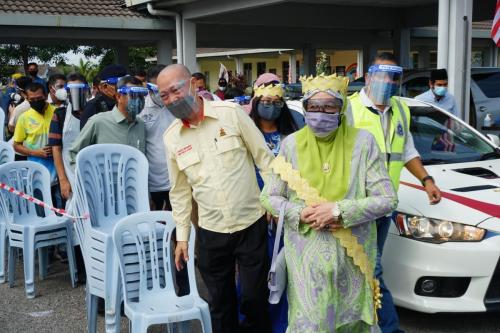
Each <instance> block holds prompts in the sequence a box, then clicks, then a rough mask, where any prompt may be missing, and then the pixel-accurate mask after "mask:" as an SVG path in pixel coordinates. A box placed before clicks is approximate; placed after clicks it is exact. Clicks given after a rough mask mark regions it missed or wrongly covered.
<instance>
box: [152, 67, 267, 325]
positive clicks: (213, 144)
mask: <svg viewBox="0 0 500 333" xmlns="http://www.w3.org/2000/svg"><path fill="white" fill-rule="evenodd" d="M193 81H194V80H193V79H192V78H191V74H190V73H189V71H188V70H187V68H186V67H184V66H182V65H170V66H168V67H167V68H166V69H164V70H163V71H162V72H161V73H160V75H159V76H158V81H157V82H158V88H159V91H160V96H161V98H162V100H163V102H164V103H165V105H166V107H167V109H168V110H169V111H170V112H171V113H172V114H173V115H174V116H175V117H176V118H178V119H176V120H175V121H174V122H173V123H172V125H171V126H170V127H169V128H168V129H167V131H166V132H165V134H164V136H163V138H164V143H165V148H166V151H167V156H168V157H167V161H168V170H169V176H170V183H171V186H172V188H171V190H170V202H171V204H172V211H173V217H174V220H175V222H176V224H177V241H178V244H177V248H176V251H175V263H176V266H177V269H178V270H180V269H181V268H182V267H183V266H184V265H183V262H185V261H187V260H188V245H187V244H188V240H189V232H190V226H191V223H190V220H191V210H192V203H191V196H193V197H194V200H195V201H196V203H197V204H198V216H199V220H198V223H199V229H198V232H197V239H198V245H199V255H198V266H199V270H200V272H201V274H202V277H203V280H204V281H205V283H206V285H207V287H208V291H209V293H210V301H209V303H210V312H211V316H212V325H213V331H214V332H217V333H219V332H231V333H232V332H242V331H246V332H262V333H264V332H271V325H270V320H269V314H268V311H267V308H268V304H267V294H268V290H267V273H268V270H269V259H268V256H267V240H266V230H267V222H266V220H265V218H264V213H265V212H264V209H263V208H262V207H261V205H260V202H259V193H260V191H259V187H258V185H257V179H256V174H255V168H254V163H255V165H257V167H258V168H259V169H260V170H261V172H263V173H265V172H266V171H267V168H268V165H269V163H270V162H271V160H272V158H273V155H272V153H271V152H270V151H269V149H268V148H267V145H266V143H265V142H264V138H263V137H262V134H261V133H260V131H259V130H258V129H257V127H256V126H255V125H254V123H253V121H252V120H251V119H250V118H249V117H248V116H247V115H246V113H245V112H244V111H243V109H242V108H241V107H240V106H239V105H236V104H233V103H228V102H210V101H206V100H203V99H202V98H201V97H199V96H197V95H196V93H195V89H194V82H193ZM236 262H238V267H239V274H240V281H241V304H240V312H241V313H242V314H243V315H244V316H245V322H244V323H242V326H243V327H239V324H238V312H237V300H236V288H235V264H236Z"/></svg>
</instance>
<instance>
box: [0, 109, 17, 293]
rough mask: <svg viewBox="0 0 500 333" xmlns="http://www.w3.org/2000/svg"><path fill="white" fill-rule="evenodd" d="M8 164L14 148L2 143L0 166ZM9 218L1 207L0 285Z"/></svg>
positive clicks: (3, 277) (3, 276) (0, 145)
mask: <svg viewBox="0 0 500 333" xmlns="http://www.w3.org/2000/svg"><path fill="white" fill-rule="evenodd" d="M1 113H2V112H0V114H1ZM0 118H1V116H0ZM0 120H1V119H0ZM8 162H14V148H12V145H11V144H9V143H7V142H4V141H0V165H2V164H5V163H8ZM0 191H1V190H0ZM7 216H8V212H5V214H4V212H3V211H2V209H1V205H0V283H5V250H6V249H5V246H6V245H7V244H8V237H7V221H6V219H7Z"/></svg>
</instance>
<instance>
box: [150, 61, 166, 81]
mask: <svg viewBox="0 0 500 333" xmlns="http://www.w3.org/2000/svg"><path fill="white" fill-rule="evenodd" d="M165 67H167V65H163V64H158V65H154V66H153V67H151V68H150V69H149V70H148V76H147V79H148V81H150V80H151V79H156V78H157V77H158V75H160V72H161V71H162V70H163V69H164V68H165Z"/></svg>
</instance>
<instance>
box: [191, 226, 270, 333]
mask: <svg viewBox="0 0 500 333" xmlns="http://www.w3.org/2000/svg"><path fill="white" fill-rule="evenodd" d="M266 230H267V222H266V220H265V218H264V217H262V218H260V219H259V220H257V221H256V222H255V223H254V224H252V225H251V226H250V227H248V228H246V229H244V230H242V231H238V232H235V233H232V234H224V233H218V232H213V231H208V230H204V229H202V228H198V236H197V241H198V246H199V254H198V268H199V270H200V273H201V276H202V277H203V280H204V281H205V284H206V285H207V288H208V292H209V295H210V299H209V304H210V314H211V317H212V328H213V331H214V333H226V332H227V333H235V332H236V333H238V332H257V333H267V332H271V322H270V319H269V312H268V302H267V297H268V294H269V291H268V289H267V274H268V272H269V257H268V254H267V238H266V237H267V234H266V232H267V231H266ZM236 263H238V269H239V276H240V283H241V305H240V312H241V313H242V314H243V315H244V316H245V322H243V323H242V325H241V326H239V324H238V311H237V298H236V283H235V265H236Z"/></svg>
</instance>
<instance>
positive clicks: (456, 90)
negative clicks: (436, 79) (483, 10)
mask: <svg viewBox="0 0 500 333" xmlns="http://www.w3.org/2000/svg"><path fill="white" fill-rule="evenodd" d="M472 1H473V0H454V1H450V20H449V27H448V29H449V39H448V42H449V45H448V68H447V69H448V87H449V89H450V92H451V93H452V94H453V95H454V96H455V99H456V102H457V107H458V115H459V117H460V118H462V119H463V120H465V121H466V122H468V121H469V107H470V106H469V101H470V74H471V70H470V68H471V44H472V37H471V36H472Z"/></svg>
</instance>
